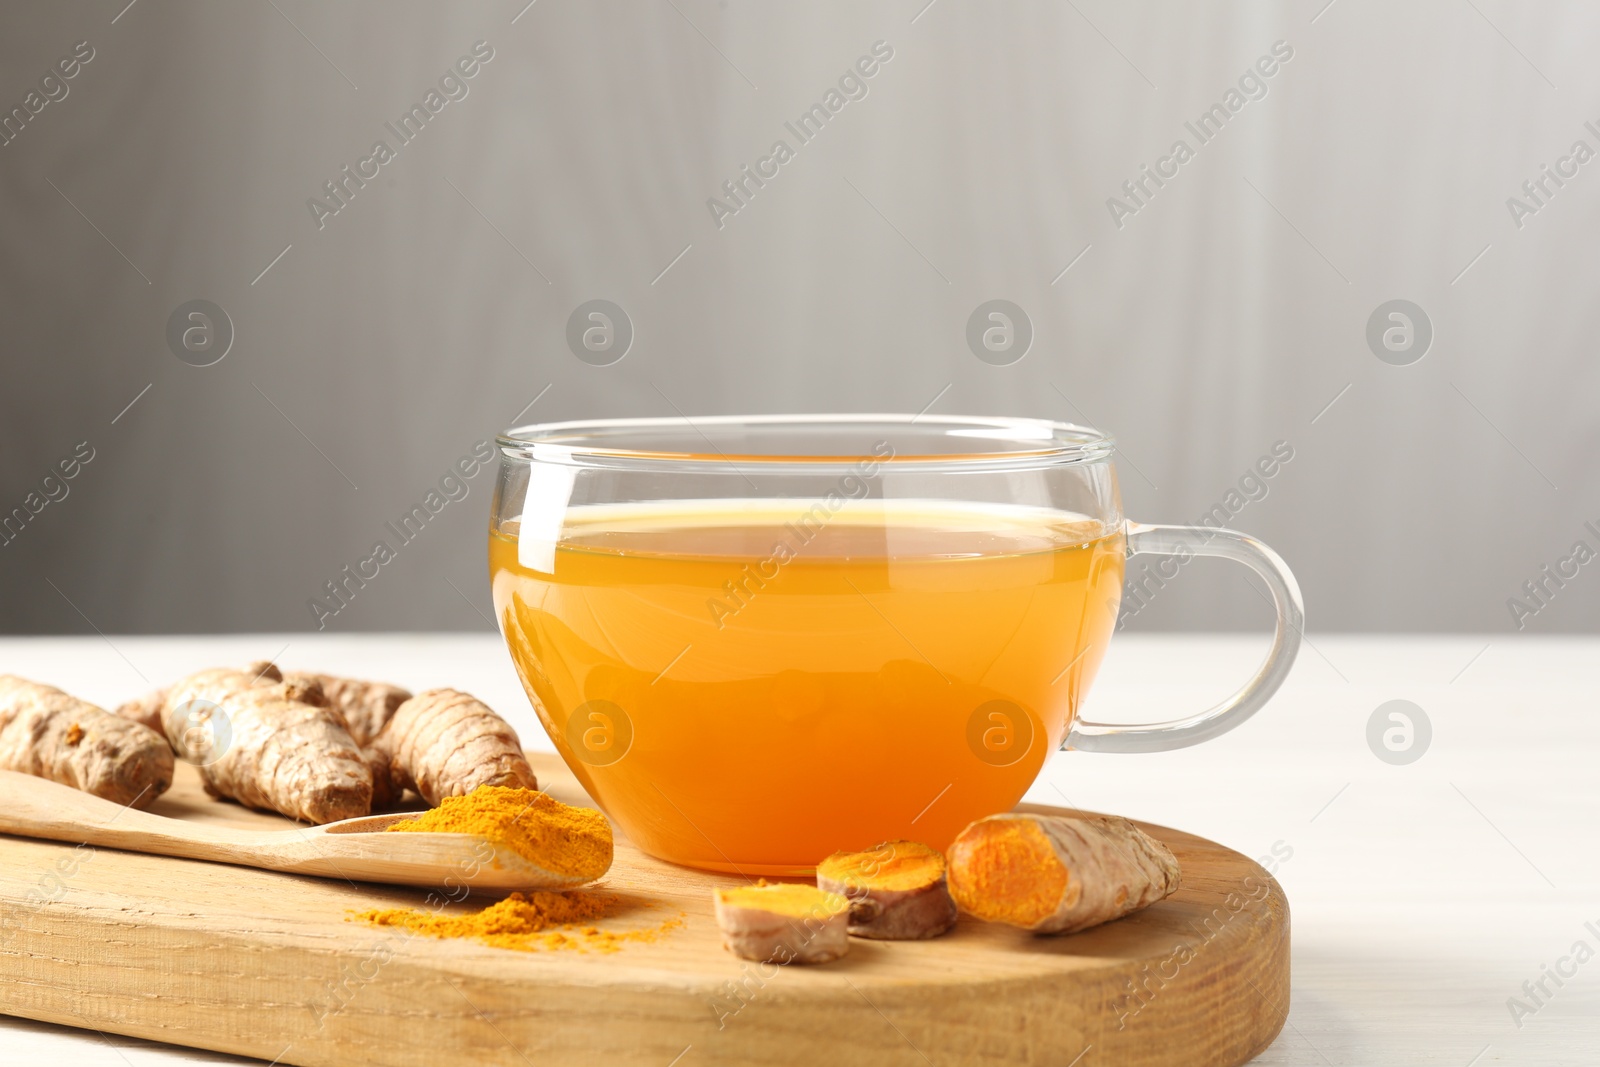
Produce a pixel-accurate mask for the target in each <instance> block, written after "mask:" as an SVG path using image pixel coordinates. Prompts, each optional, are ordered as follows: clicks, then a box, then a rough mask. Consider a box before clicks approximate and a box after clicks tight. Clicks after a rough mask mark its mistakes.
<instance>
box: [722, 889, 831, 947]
mask: <svg viewBox="0 0 1600 1067" xmlns="http://www.w3.org/2000/svg"><path fill="white" fill-rule="evenodd" d="M715 901H716V911H717V926H718V927H719V928H720V929H721V930H722V943H723V945H724V946H726V947H727V949H728V951H730V952H732V953H733V954H734V955H735V956H738V957H739V958H740V959H746V960H755V961H757V962H759V963H827V962H828V961H829V960H836V959H838V958H839V957H840V956H843V955H844V954H845V953H846V952H848V951H850V937H849V929H848V928H849V924H850V902H849V901H848V900H846V899H845V898H844V897H842V896H840V895H839V894H838V893H825V892H823V891H822V890H820V889H818V888H817V887H816V886H810V885H801V884H799V883H795V882H785V883H781V884H778V885H747V886H738V887H736V888H733V889H718V890H716V891H715Z"/></svg>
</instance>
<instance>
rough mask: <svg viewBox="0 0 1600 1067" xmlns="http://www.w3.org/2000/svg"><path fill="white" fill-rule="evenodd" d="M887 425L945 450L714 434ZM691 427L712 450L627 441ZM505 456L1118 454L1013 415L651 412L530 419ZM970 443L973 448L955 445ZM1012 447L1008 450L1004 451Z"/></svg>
mask: <svg viewBox="0 0 1600 1067" xmlns="http://www.w3.org/2000/svg"><path fill="white" fill-rule="evenodd" d="M872 426H883V427H889V428H901V429H910V428H913V427H914V428H915V429H916V430H917V431H918V432H922V433H925V434H927V435H928V436H929V437H930V438H931V439H937V440H947V441H949V442H950V443H951V447H949V448H948V449H946V450H943V451H929V450H918V451H913V452H898V451H890V452H889V454H887V455H885V454H882V453H880V452H872V453H868V452H849V453H841V454H827V455H816V454H806V455H801V454H796V453H785V452H777V453H759V452H755V453H752V452H732V453H730V452H729V451H727V450H726V449H721V448H718V447H717V445H716V443H715V442H714V440H713V439H712V435H713V434H714V433H715V431H717V430H731V429H737V430H740V431H743V432H746V433H749V432H751V431H754V432H755V433H757V434H759V433H761V432H767V433H773V434H775V433H777V432H782V431H784V430H788V431H790V432H793V431H796V430H806V431H813V432H814V431H817V430H826V429H828V428H829V427H838V428H839V429H840V430H841V431H855V432H856V433H858V434H859V432H860V431H861V430H862V429H863V428H867V427H872ZM669 430H679V431H683V430H688V431H691V432H692V434H693V435H694V436H695V437H696V438H698V440H700V441H703V442H704V444H705V446H707V447H706V449H704V450H701V451H691V450H686V449H681V450H673V449H664V448H662V447H660V446H659V445H658V446H655V447H650V448H643V447H638V446H637V444H635V445H632V446H630V445H628V444H627V443H626V442H627V440H628V437H629V435H630V434H631V435H633V436H634V437H635V439H637V438H638V437H640V436H643V435H645V434H649V433H657V434H659V433H661V432H662V431H669ZM981 441H987V442H990V443H991V444H998V445H1000V446H1001V447H998V448H994V447H991V448H988V449H986V450H978V449H975V448H973V447H972V444H973V443H975V442H981ZM495 442H496V444H497V445H498V446H499V448H500V451H501V455H502V458H503V459H522V460H526V461H529V462H539V463H554V464H560V465H564V466H579V467H607V468H612V469H617V468H622V469H638V470H664V469H680V470H688V471H695V470H705V469H707V468H709V467H711V466H713V465H722V466H724V467H726V466H728V465H732V466H734V467H737V468H740V469H744V468H746V467H748V468H750V469H752V470H767V471H772V470H776V469H784V470H787V469H798V468H801V467H804V468H806V469H808V470H811V469H828V468H848V467H855V466H858V465H860V464H862V463H863V462H866V463H889V464H893V465H895V466H897V467H913V466H914V467H916V468H918V469H928V468H936V469H940V470H984V471H994V470H1022V469H1028V470H1031V469H1038V468H1039V467H1054V466H1063V465H1069V464H1089V463H1097V462H1104V461H1106V460H1109V459H1110V458H1111V456H1112V454H1113V453H1114V451H1115V449H1116V442H1115V440H1114V439H1113V438H1112V437H1111V435H1110V434H1107V433H1104V432H1102V431H1100V430H1097V429H1095V428H1093V427H1090V426H1081V425H1078V424H1076V423H1070V422H1060V421H1056V420H1052V419H1034V418H1022V417H1009V416H979V415H926V414H915V415H913V414H906V413H860V414H789V415H783V414H779V415H706V416H694V417H689V416H652V417H649V418H619V419H580V420H571V421H563V422H545V423H529V424H527V425H523V426H516V427H512V428H511V429H508V430H506V431H504V432H502V433H499V434H497V435H496V436H495ZM963 443H966V444H967V445H968V447H966V448H965V449H962V448H960V447H958V446H960V445H961V444H963ZM1007 444H1009V445H1012V446H1014V447H1004V446H1005V445H1007Z"/></svg>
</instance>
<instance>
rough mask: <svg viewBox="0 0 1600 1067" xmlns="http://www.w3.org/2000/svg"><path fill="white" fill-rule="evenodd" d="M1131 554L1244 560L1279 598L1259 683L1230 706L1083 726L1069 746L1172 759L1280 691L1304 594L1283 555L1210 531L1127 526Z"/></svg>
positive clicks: (1230, 533)
mask: <svg viewBox="0 0 1600 1067" xmlns="http://www.w3.org/2000/svg"><path fill="white" fill-rule="evenodd" d="M1126 529H1127V540H1128V555H1129V557H1130V558H1131V557H1133V556H1141V555H1148V556H1172V557H1175V558H1176V559H1177V560H1178V561H1179V562H1180V563H1186V562H1188V560H1190V559H1191V558H1193V557H1195V556H1222V557H1223V558H1225V559H1231V560H1237V561H1238V562H1240V563H1243V564H1244V565H1245V566H1247V567H1249V568H1250V569H1251V570H1253V571H1255V572H1256V573H1257V574H1259V575H1260V576H1261V577H1262V579H1263V580H1264V581H1265V582H1266V583H1267V588H1268V589H1269V590H1270V591H1271V593H1272V603H1273V607H1275V608H1276V609H1277V613H1278V619H1277V628H1276V630H1275V631H1274V633H1273V635H1272V648H1271V649H1270V650H1269V651H1268V652H1267V658H1266V659H1265V660H1263V661H1262V664H1261V666H1260V668H1259V669H1257V671H1256V673H1255V676H1254V677H1253V678H1251V679H1250V680H1249V681H1248V682H1246V683H1245V685H1244V688H1242V689H1240V690H1239V691H1238V692H1237V693H1234V694H1233V695H1232V696H1231V697H1229V698H1228V699H1227V700H1224V701H1223V702H1222V703H1220V704H1218V705H1217V706H1216V707H1214V708H1211V709H1209V710H1207V711H1202V712H1200V713H1199V714H1198V715H1191V716H1189V717H1187V718H1183V719H1172V720H1169V721H1167V722H1156V723H1147V724H1133V725H1122V724H1119V723H1103V722H1085V721H1083V720H1082V719H1078V720H1075V721H1074V722H1073V724H1072V729H1070V730H1069V731H1068V732H1067V737H1066V740H1065V741H1063V742H1062V744H1061V747H1062V748H1063V749H1075V750H1077V751H1079V752H1165V751H1167V750H1169V749H1174V748H1187V747H1188V746H1190V745H1198V744H1199V743H1200V742H1202V741H1209V740H1211V739H1212V738H1213V737H1220V736H1221V735H1222V734H1225V733H1227V732H1228V731H1229V730H1231V729H1233V728H1234V727H1235V726H1238V725H1239V724H1240V723H1242V722H1244V721H1245V720H1246V719H1248V718H1249V717H1250V716H1252V715H1254V714H1255V713H1256V712H1257V711H1259V710H1260V709H1261V706H1262V705H1263V704H1265V703H1266V702H1267V700H1268V699H1270V698H1271V696H1272V694H1273V693H1275V692H1277V691H1278V687H1279V686H1280V685H1282V684H1283V680H1284V678H1286V677H1288V674H1289V668H1290V667H1291V666H1293V664H1294V658H1295V655H1296V654H1297V653H1299V651H1300V639H1301V637H1302V636H1304V633H1305V605H1304V604H1302V603H1301V601H1300V587H1299V585H1297V584H1296V583H1295V580H1294V575H1293V574H1291V573H1290V572H1289V568H1288V566H1287V565H1286V564H1285V563H1284V562H1283V559H1282V558H1281V557H1279V555H1278V554H1277V553H1276V552H1274V551H1272V549H1270V548H1268V547H1267V546H1266V545H1264V544H1262V543H1261V542H1260V541H1257V540H1256V539H1255V538H1253V537H1249V536H1247V535H1245V534H1242V533H1238V532H1237V531H1234V530H1225V529H1217V528H1213V527H1210V526H1146V525H1144V524H1142V523H1136V522H1130V523H1128V524H1127V528H1126Z"/></svg>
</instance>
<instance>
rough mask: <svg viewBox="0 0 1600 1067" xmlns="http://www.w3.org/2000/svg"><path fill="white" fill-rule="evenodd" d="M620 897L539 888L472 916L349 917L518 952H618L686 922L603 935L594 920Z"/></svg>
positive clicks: (400, 911) (401, 912)
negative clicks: (628, 944) (625, 946)
mask: <svg viewBox="0 0 1600 1067" xmlns="http://www.w3.org/2000/svg"><path fill="white" fill-rule="evenodd" d="M621 903H622V898H621V897H619V896H618V895H617V894H615V893H595V892H585V891H576V892H570V893H553V892H548V891H546V890H542V889H536V890H534V891H532V892H530V893H513V894H511V895H510V896H509V897H506V898H505V899H504V900H502V901H499V902H497V903H495V904H491V905H490V906H489V907H487V908H484V909H483V910H482V911H478V912H474V913H472V914H470V915H434V914H429V913H428V912H425V911H418V910H416V909H414V908H388V909H380V908H374V909H372V910H370V911H363V912H358V913H355V914H353V915H351V916H350V918H351V921H353V922H364V923H368V924H370V925H372V926H392V927H399V928H401V929H404V930H409V931H411V932H412V933H414V934H420V935H421V936H423V937H437V938H471V939H472V940H474V941H481V942H482V943H483V944H485V945H492V946H493V947H495V948H506V949H512V950H515V951H517V952H537V951H539V950H541V949H567V950H572V951H577V952H589V951H594V952H616V951H618V950H619V949H621V948H622V946H623V945H625V944H627V943H629V942H643V943H650V942H654V941H657V940H659V939H660V938H661V936H662V935H663V934H665V933H667V932H668V931H670V930H674V929H677V928H678V927H681V926H682V925H683V918H682V917H681V916H679V917H677V918H671V919H666V920H663V921H662V922H659V923H657V924H655V925H654V926H649V927H645V928H643V929H638V930H603V929H601V928H600V927H598V926H595V925H594V920H596V919H606V918H610V917H611V916H612V915H615V914H616V913H617V911H618V910H619V908H620V906H621Z"/></svg>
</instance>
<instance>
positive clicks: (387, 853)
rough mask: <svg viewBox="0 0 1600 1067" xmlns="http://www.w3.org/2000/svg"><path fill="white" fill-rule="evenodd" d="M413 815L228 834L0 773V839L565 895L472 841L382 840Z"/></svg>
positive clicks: (507, 856) (551, 875)
mask: <svg viewBox="0 0 1600 1067" xmlns="http://www.w3.org/2000/svg"><path fill="white" fill-rule="evenodd" d="M415 817H416V813H414V812H413V813H401V814H398V815H369V816H367V817H366V818H362V819H345V820H344V821H343V822H333V823H328V824H327V825H326V826H299V827H295V828H294V829H290V830H234V829H230V828H227V827H220V826H210V825H206V824H203V823H193V822H186V821H184V820H182V819H169V818H167V817H166V816H163V815H152V814H150V813H149V812H147V811H139V810H138V809H136V808H127V807H123V806H122V805H121V804H114V803H112V802H111V801H109V800H102V799H101V798H100V797H97V796H94V795H92V794H89V793H84V792H80V791H79V790H76V789H73V788H72V787H71V786H65V785H60V784H58V783H56V782H52V781H49V780H48V779H45V778H35V777H33V776H32V775H27V774H19V773H17V772H15V771H0V833H6V834H14V835H16V836H19V837H40V838H44V839H45V840H48V841H64V842H67V843H68V844H74V845H76V844H86V845H98V846H102V847H105V848H119V849H124V850H126V851H128V852H148V853H153V854H154V855H157V856H178V857H182V858H184V859H192V860H208V861H210V862H212V863H232V864H237V865H239V866H242V867H260V868H262V869H264V870H269V871H286V872H288V873H291V874H315V875H320V876H322V877H324V878H342V879H345V880H346V881H355V882H384V883H389V884H392V885H418V886H429V887H437V888H440V889H445V890H457V889H460V888H461V887H462V886H468V887H470V888H472V889H483V890H515V889H570V888H571V887H573V886H576V885H582V884H583V883H584V882H586V881H592V880H593V879H586V878H574V877H572V876H570V875H563V874H557V873H555V872H554V871H548V870H545V869H544V868H543V867H540V866H538V865H537V864H534V863H532V862H530V861H529V860H528V859H527V858H525V857H524V856H522V855H521V854H520V853H517V852H513V851H512V850H510V849H508V848H503V847H501V846H499V845H496V844H494V843H493V842H491V841H489V840H488V839H487V838H483V837H479V836H478V835H476V834H436V833H404V834H386V833H383V832H382V831H383V830H385V829H386V828H388V827H389V826H391V825H393V824H394V823H397V822H400V821H401V820H403V819H410V818H415Z"/></svg>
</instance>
